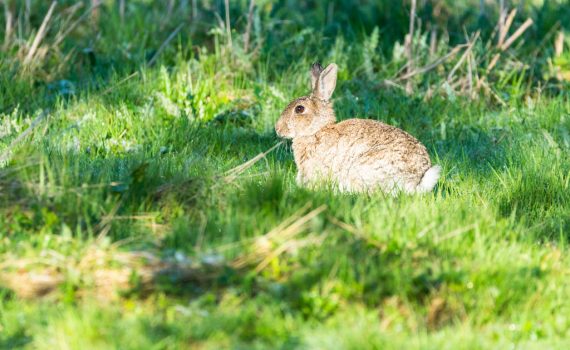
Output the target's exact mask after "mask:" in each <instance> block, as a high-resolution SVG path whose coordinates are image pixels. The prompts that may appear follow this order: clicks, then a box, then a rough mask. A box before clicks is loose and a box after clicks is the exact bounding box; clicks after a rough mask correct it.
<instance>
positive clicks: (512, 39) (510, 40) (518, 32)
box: [501, 18, 534, 51]
mask: <svg viewBox="0 0 570 350" xmlns="http://www.w3.org/2000/svg"><path fill="white" fill-rule="evenodd" d="M533 23H534V22H533V20H532V19H531V18H527V20H526V21H525V22H524V23H523V24H522V25H521V26H520V27H519V29H517V30H516V31H515V33H514V34H513V35H511V36H510V37H509V38H508V39H507V41H505V43H504V44H503V45H502V46H501V50H503V51H505V50H506V49H508V48H509V47H510V46H511V45H512V44H513V43H514V42H515V40H517V39H518V38H519V37H520V36H521V35H522V34H523V33H524V32H525V31H526V30H527V29H528V28H529V27H530V26H531V25H532V24H533Z"/></svg>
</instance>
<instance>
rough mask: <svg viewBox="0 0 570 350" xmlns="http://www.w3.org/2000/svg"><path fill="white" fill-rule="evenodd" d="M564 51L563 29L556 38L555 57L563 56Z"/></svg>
mask: <svg viewBox="0 0 570 350" xmlns="http://www.w3.org/2000/svg"><path fill="white" fill-rule="evenodd" d="M562 52H564V32H563V31H562V30H561V31H559V32H558V34H557V35H556V39H554V57H560V56H562Z"/></svg>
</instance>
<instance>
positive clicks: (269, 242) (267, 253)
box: [232, 205, 326, 272]
mask: <svg viewBox="0 0 570 350" xmlns="http://www.w3.org/2000/svg"><path fill="white" fill-rule="evenodd" d="M305 208H308V207H307V205H305V206H304V207H303V208H302V210H303V211H304V210H306V209H305ZM325 210H326V206H325V205H322V206H320V207H318V208H316V209H314V210H312V211H310V212H309V213H307V214H305V215H303V216H301V214H302V212H301V210H300V211H297V212H296V213H294V214H293V215H292V216H290V217H289V218H287V219H285V221H284V222H282V223H281V224H279V225H278V226H277V227H276V228H274V229H272V230H271V231H269V232H268V233H266V234H264V235H263V236H260V237H258V238H256V239H255V241H254V242H253V244H252V247H253V251H252V252H251V253H250V254H247V255H244V256H241V257H238V258H237V259H235V260H234V261H233V262H232V266H233V267H235V268H238V269H240V268H243V267H245V266H248V265H251V264H257V267H256V271H257V272H259V271H261V270H263V268H265V267H266V266H267V264H269V263H270V262H271V260H273V259H275V258H276V257H278V256H279V255H281V254H282V253H283V252H286V251H290V250H293V249H298V248H299V247H300V246H304V244H305V243H306V244H310V243H314V242H315V241H316V238H314V237H313V238H310V239H308V240H307V241H305V240H303V241H302V242H301V241H298V240H296V239H295V237H296V236H298V235H299V234H300V233H302V232H304V231H305V230H306V228H307V224H308V223H309V222H310V221H311V220H312V219H313V218H315V217H317V216H318V215H319V214H321V213H322V212H323V211H325ZM275 245H278V247H277V248H273V246H275Z"/></svg>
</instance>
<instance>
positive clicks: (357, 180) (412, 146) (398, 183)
mask: <svg viewBox="0 0 570 350" xmlns="http://www.w3.org/2000/svg"><path fill="white" fill-rule="evenodd" d="M293 147H294V150H295V158H296V159H295V160H296V163H297V164H298V166H299V170H300V172H299V180H300V181H301V182H305V183H308V182H313V181H316V180H318V179H321V178H322V177H328V178H329V179H330V180H332V181H334V182H335V183H336V184H337V185H338V186H339V188H340V189H341V190H345V191H362V190H367V189H370V188H377V187H379V188H381V189H383V190H385V191H392V190H394V189H396V188H399V189H403V190H405V191H408V192H413V191H414V189H415V188H416V187H417V186H418V184H419V183H420V181H421V179H422V177H423V175H424V174H425V172H426V171H427V170H428V169H429V168H430V167H431V161H430V158H429V154H428V152H427V150H426V148H425V147H424V146H423V145H422V144H421V143H420V142H419V141H418V140H416V139H415V138H414V137H413V136H411V135H410V134H408V133H406V132H405V131H403V130H401V129H398V128H396V127H393V126H390V125H387V124H384V123H381V122H378V121H374V120H367V119H349V120H345V121H343V122H340V123H337V124H331V125H328V126H327V127H325V128H323V129H321V130H320V131H319V132H317V133H316V134H315V135H314V136H311V137H307V138H303V139H299V140H294V143H293Z"/></svg>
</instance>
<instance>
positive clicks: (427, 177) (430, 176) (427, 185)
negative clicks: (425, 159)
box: [416, 165, 441, 193]
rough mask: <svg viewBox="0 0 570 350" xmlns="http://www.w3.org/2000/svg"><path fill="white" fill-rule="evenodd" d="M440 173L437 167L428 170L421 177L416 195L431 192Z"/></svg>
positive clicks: (439, 167)
mask: <svg viewBox="0 0 570 350" xmlns="http://www.w3.org/2000/svg"><path fill="white" fill-rule="evenodd" d="M440 173H441V166H439V165H434V166H432V167H431V168H429V169H428V170H427V171H426V172H425V174H424V176H423V177H422V180H421V181H420V183H419V185H418V187H416V193H426V192H430V191H431V190H433V188H434V187H435V184H436V183H437V180H439V175H440Z"/></svg>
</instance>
